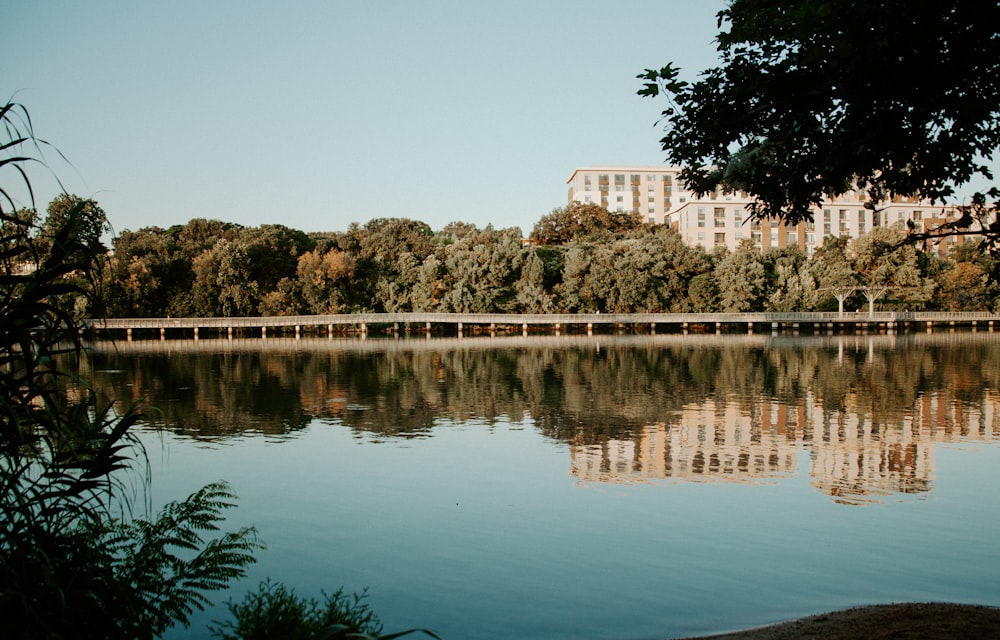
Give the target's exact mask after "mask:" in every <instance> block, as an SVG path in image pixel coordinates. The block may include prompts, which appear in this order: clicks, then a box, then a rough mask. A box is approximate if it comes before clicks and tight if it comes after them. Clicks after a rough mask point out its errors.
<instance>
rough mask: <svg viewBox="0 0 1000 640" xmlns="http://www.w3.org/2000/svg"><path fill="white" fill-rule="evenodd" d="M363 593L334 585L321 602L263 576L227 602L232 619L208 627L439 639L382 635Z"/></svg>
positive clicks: (325, 638)
mask: <svg viewBox="0 0 1000 640" xmlns="http://www.w3.org/2000/svg"><path fill="white" fill-rule="evenodd" d="M367 596H368V592H367V591H363V592H362V593H360V594H357V593H354V594H351V595H347V594H345V593H344V590H343V589H338V590H337V591H336V592H334V593H333V594H331V595H328V594H326V593H324V594H323V598H324V602H323V604H322V605H321V604H320V603H319V602H318V601H317V600H316V599H315V598H309V599H307V598H304V597H301V596H298V595H296V594H295V592H294V590H292V589H289V588H287V587H286V586H285V585H284V584H282V583H280V582H271V581H270V580H265V581H264V582H262V583H260V585H259V586H258V588H257V591H256V592H251V593H248V594H247V595H246V597H244V598H243V600H242V601H241V602H233V601H229V602H228V603H227V606H228V607H229V612H230V614H232V617H233V620H227V621H225V622H219V621H215V623H214V624H213V625H211V626H210V627H209V629H210V630H211V632H212V634H213V635H214V636H216V637H218V638H222V639H223V640H293V639H294V640H336V639H339V638H358V639H361V640H390V639H392V638H398V637H401V636H404V635H408V634H411V633H417V632H420V633H424V634H426V635H428V636H430V637H432V638H438V636H436V635H435V634H433V633H432V632H430V631H427V630H426V629H409V630H407V631H401V632H399V633H392V634H388V635H380V634H381V633H382V623H381V622H380V621H379V619H378V617H377V616H376V615H375V613H374V612H373V611H372V610H371V608H369V606H368V604H367V603H365V602H364V599H365V598H366V597H367ZM439 640H440V639H439Z"/></svg>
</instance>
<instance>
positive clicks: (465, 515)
mask: <svg viewBox="0 0 1000 640" xmlns="http://www.w3.org/2000/svg"><path fill="white" fill-rule="evenodd" d="M85 365H86V369H85V372H86V373H87V374H88V375H89V376H91V377H92V378H93V379H94V380H95V381H96V384H97V386H99V387H101V388H102V389H104V390H105V391H107V392H108V393H109V394H110V395H111V396H113V397H117V398H122V399H135V400H138V399H141V398H145V399H146V401H147V403H148V405H150V406H153V407H155V408H156V409H157V411H158V412H159V413H158V416H159V419H160V422H161V426H162V428H161V429H159V430H151V429H150V430H146V431H144V432H143V438H144V440H145V442H146V445H147V447H148V453H149V457H150V462H151V465H152V477H153V483H152V492H153V496H152V497H153V501H154V503H155V504H162V503H164V502H166V501H169V500H174V499H178V498H181V497H183V496H185V495H187V494H188V493H190V492H192V491H195V490H197V489H198V488H200V487H201V486H203V485H204V484H206V483H208V482H212V481H215V480H219V479H224V480H226V481H228V482H229V483H230V484H231V485H232V486H233V487H234V489H235V490H236V491H237V493H238V494H239V495H240V504H239V507H238V508H237V509H234V510H232V511H231V512H230V517H229V520H228V521H227V526H228V527H230V528H235V527H237V526H242V525H245V524H253V525H255V526H256V527H257V528H258V530H259V532H260V534H261V536H262V538H263V539H264V541H265V542H266V544H267V550H265V551H263V552H261V553H260V554H259V561H258V563H257V564H256V565H254V566H253V567H252V568H251V570H250V576H249V578H248V579H247V580H245V581H243V582H241V583H239V584H237V585H235V586H234V587H233V589H232V591H230V592H226V593H224V594H222V595H221V596H220V597H217V598H215V600H216V601H217V602H219V603H221V602H224V601H225V599H226V598H227V597H230V596H234V597H236V598H239V597H241V596H242V594H243V593H245V592H246V591H249V590H255V589H256V586H257V584H258V583H259V582H260V581H261V580H263V579H265V578H268V577H269V578H271V579H272V580H279V581H283V582H285V583H286V584H288V585H289V586H292V587H294V588H295V590H296V592H297V593H299V594H302V595H307V596H317V597H318V596H319V594H320V591H321V590H326V591H328V592H330V591H333V590H335V589H337V588H338V587H341V586H343V587H345V589H346V590H347V591H361V590H362V589H363V588H365V587H367V588H368V589H369V594H370V597H369V602H370V604H371V605H372V607H373V608H374V609H375V610H376V611H377V613H378V614H379V616H380V617H381V618H382V620H383V622H384V624H385V629H386V631H395V630H400V629H404V628H410V627H427V628H430V629H433V630H434V631H436V632H437V633H438V634H440V635H441V636H442V637H443V638H444V639H445V640H459V639H462V640H464V639H494V638H504V639H508V638H522V639H524V638H526V639H533V638H537V639H542V638H544V639H549V638H574V639H579V638H588V639H589V638H593V639H605V638H608V639H640V638H669V637H678V636H684V635H692V634H707V633H714V632H721V631H725V630H730V629H734V628H741V627H748V626H756V625H762V624H767V623H770V622H775V621H778V620H782V619H788V618H792V617H797V616H801V615H807V614H812V613H818V612H821V611H826V610H830V609H835V608H842V607H848V606H852V605H859V604H869V603H885V602H900V601H928V600H944V601H958V602H967V603H980V604H990V605H1000V545H998V543H997V541H998V540H1000V497H998V496H1000V334H993V333H978V334H968V333H965V334H963V333H940V334H919V335H902V336H885V335H845V336H817V337H811V336H804V337H797V336H741V335H719V336H716V335H711V336H697V335H688V336H590V337H582V336H562V337H527V338H521V337H496V338H463V339H457V338H456V339H448V338H433V339H429V340H428V339H425V338H423V337H419V338H409V339H398V340H394V339H372V338H369V339H367V340H361V339H333V340H327V339H311V340H300V341H296V340H291V339H268V340H266V341H261V340H247V341H240V340H236V341H226V340H219V341H215V340H212V341H208V340H202V341H199V342H193V341H167V342H159V341H149V342H133V343H118V344H115V345H112V344H110V343H98V344H96V345H95V349H94V351H93V352H92V353H91V354H90V355H89V356H88V358H87V360H86V362H85ZM225 615H226V612H225V609H224V606H222V605H220V606H218V607H217V608H216V609H213V610H210V611H208V612H205V613H204V614H201V615H199V616H197V617H196V618H195V620H194V623H193V625H192V627H191V628H190V629H188V630H183V631H178V632H175V633H173V634H172V635H171V637H208V634H207V631H206V629H205V626H206V623H207V622H208V621H210V620H212V619H219V618H223V617H225ZM412 637H420V636H412Z"/></svg>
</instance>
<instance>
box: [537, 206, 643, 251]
mask: <svg viewBox="0 0 1000 640" xmlns="http://www.w3.org/2000/svg"><path fill="white" fill-rule="evenodd" d="M644 226H645V223H644V222H643V220H642V216H641V215H640V214H638V213H634V212H631V211H629V212H611V211H608V210H607V209H605V208H604V207H602V206H600V205H597V204H593V203H588V204H581V203H579V202H573V203H570V204H569V205H567V206H565V207H561V208H557V209H553V210H552V212H551V213H549V214H548V215H545V216H542V218H541V219H540V220H539V221H538V222H536V223H535V228H534V229H532V230H531V236H530V237H529V239H530V240H531V241H532V242H533V243H535V244H540V245H554V244H566V243H568V242H570V241H572V240H573V239H575V238H581V239H583V238H593V237H594V236H606V235H607V234H616V233H625V232H628V231H634V230H636V229H640V228H643V227H644Z"/></svg>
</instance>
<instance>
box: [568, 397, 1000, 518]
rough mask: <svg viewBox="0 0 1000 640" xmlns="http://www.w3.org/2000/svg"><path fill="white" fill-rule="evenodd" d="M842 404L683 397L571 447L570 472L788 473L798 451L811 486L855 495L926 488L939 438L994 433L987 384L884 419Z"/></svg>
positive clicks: (608, 475)
mask: <svg viewBox="0 0 1000 640" xmlns="http://www.w3.org/2000/svg"><path fill="white" fill-rule="evenodd" d="M847 404H848V406H847V407H846V408H842V409H831V408H826V407H824V406H823V402H822V399H820V398H815V397H807V398H806V399H805V400H803V401H802V402H801V403H799V404H798V405H794V406H790V405H788V404H784V403H781V402H777V401H774V400H765V401H761V402H760V403H757V404H751V405H750V406H747V405H744V404H738V403H735V402H721V403H720V402H716V401H715V400H710V401H708V402H705V403H704V404H701V405H689V406H686V407H685V408H684V409H683V410H682V411H681V412H680V413H679V414H678V415H677V416H676V418H675V419H674V420H672V421H671V422H670V423H669V424H667V423H658V424H651V425H647V426H645V427H643V428H642V429H640V430H638V431H637V432H636V433H634V434H633V435H632V437H631V438H620V439H614V438H610V439H606V440H605V441H604V442H601V443H599V444H588V445H574V446H572V447H571V449H570V456H571V465H572V473H573V475H574V476H576V477H577V478H579V479H580V480H583V481H588V482H625V483H627V482H641V481H646V480H653V479H667V478H673V479H682V480H694V481H718V482H750V481H759V480H766V479H768V478H774V477H777V476H780V475H782V474H788V473H792V472H795V471H796V470H797V461H798V459H799V453H800V452H803V451H805V452H807V454H808V459H809V476H810V478H811V479H812V485H813V486H814V487H816V488H817V489H819V490H820V491H822V492H824V493H826V494H828V495H830V496H833V497H834V498H835V499H837V500H838V501H844V502H851V503H862V502H865V501H869V500H872V499H877V498H878V497H884V496H889V495H893V494H910V493H921V492H926V491H929V490H930V488H931V484H932V481H933V478H934V467H935V458H934V452H935V447H936V445H938V444H940V443H948V442H960V441H968V440H973V441H974V440H993V439H998V438H1000V413H998V412H997V406H998V404H1000V393H997V392H995V391H989V392H987V393H986V394H985V396H984V397H983V399H982V402H980V403H969V402H962V401H956V400H953V399H950V398H949V397H948V395H947V393H946V392H944V391H941V392H936V393H929V394H924V395H922V396H920V397H919V398H918V400H917V402H916V403H915V406H914V407H913V410H912V411H910V412H907V413H906V414H905V415H901V416H898V417H897V418H894V419H893V420H892V421H891V423H889V422H885V421H882V422H879V421H875V420H872V419H871V417H870V416H869V415H867V414H866V412H863V411H859V410H858V409H857V407H853V406H851V404H852V403H851V401H850V400H849V401H848V403H847Z"/></svg>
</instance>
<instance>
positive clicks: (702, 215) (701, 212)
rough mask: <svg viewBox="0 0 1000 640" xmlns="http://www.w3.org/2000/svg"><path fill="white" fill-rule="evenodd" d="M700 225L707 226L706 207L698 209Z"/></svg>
mask: <svg viewBox="0 0 1000 640" xmlns="http://www.w3.org/2000/svg"><path fill="white" fill-rule="evenodd" d="M698 226H699V227H704V226H705V210H704V209H698Z"/></svg>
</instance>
